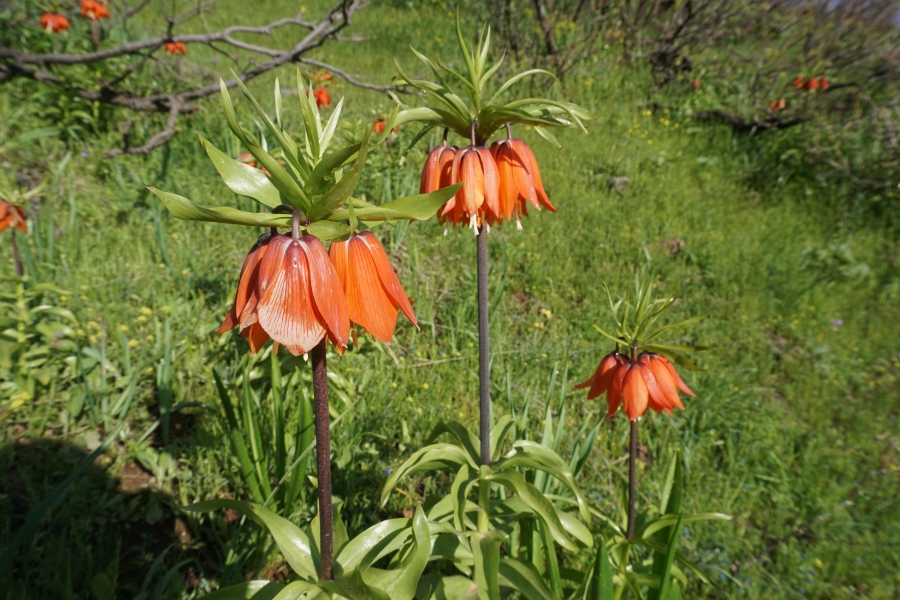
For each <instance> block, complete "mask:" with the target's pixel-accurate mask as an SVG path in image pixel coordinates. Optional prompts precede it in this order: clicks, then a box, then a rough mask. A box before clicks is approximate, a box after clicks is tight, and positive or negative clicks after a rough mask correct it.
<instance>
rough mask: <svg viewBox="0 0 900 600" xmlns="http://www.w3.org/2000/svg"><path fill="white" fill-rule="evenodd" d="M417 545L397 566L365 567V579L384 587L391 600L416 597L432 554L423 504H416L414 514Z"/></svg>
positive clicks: (413, 520) (414, 536)
mask: <svg viewBox="0 0 900 600" xmlns="http://www.w3.org/2000/svg"><path fill="white" fill-rule="evenodd" d="M412 532H413V545H412V547H411V548H410V549H409V551H408V553H407V554H406V557H405V558H404V559H403V560H402V561H401V562H400V564H399V565H397V566H396V567H394V568H390V569H374V568H369V569H367V570H365V571H363V573H362V575H363V579H364V580H365V581H366V582H367V583H368V584H369V585H371V586H374V587H376V588H378V589H379V590H383V591H384V592H385V593H386V594H387V596H388V597H389V598H390V599H391V600H413V597H414V596H415V594H416V586H417V585H418V583H419V578H421V577H422V572H423V571H424V570H425V566H426V565H427V564H428V558H429V556H430V554H431V530H430V529H429V527H428V519H427V518H425V511H424V509H423V508H422V507H421V506H417V507H416V513H415V515H413V518H412Z"/></svg>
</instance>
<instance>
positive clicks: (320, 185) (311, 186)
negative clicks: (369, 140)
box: [306, 144, 360, 194]
mask: <svg viewBox="0 0 900 600" xmlns="http://www.w3.org/2000/svg"><path fill="white" fill-rule="evenodd" d="M359 146H360V145H359V144H353V145H351V146H345V147H344V148H341V149H340V150H335V151H334V152H329V153H328V154H326V155H325V156H323V157H322V160H320V161H319V162H318V164H316V168H315V169H313V171H312V173H311V174H310V176H309V179H308V180H307V182H306V191H307V192H308V193H309V194H320V193H322V192H323V191H325V188H326V185H327V182H328V179H329V178H331V176H332V174H333V173H334V172H335V171H336V170H338V169H340V168H341V167H343V166H344V165H346V164H347V162H348V161H349V160H350V159H351V158H353V157H354V156H355V155H356V154H357V153H358V152H359Z"/></svg>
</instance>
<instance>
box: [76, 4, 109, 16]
mask: <svg viewBox="0 0 900 600" xmlns="http://www.w3.org/2000/svg"><path fill="white" fill-rule="evenodd" d="M81 16H82V17H86V18H88V19H92V20H94V21H97V20H100V19H108V18H109V9H108V8H106V5H105V4H103V3H102V2H98V1H97V0H81Z"/></svg>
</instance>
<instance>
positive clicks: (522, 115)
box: [394, 10, 593, 147]
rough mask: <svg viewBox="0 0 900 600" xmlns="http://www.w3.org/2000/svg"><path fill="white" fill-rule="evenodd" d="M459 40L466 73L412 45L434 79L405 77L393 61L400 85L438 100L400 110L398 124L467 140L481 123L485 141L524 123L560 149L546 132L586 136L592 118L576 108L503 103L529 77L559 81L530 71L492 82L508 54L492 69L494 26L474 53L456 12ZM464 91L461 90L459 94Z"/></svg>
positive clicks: (538, 101)
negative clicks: (576, 131)
mask: <svg viewBox="0 0 900 600" xmlns="http://www.w3.org/2000/svg"><path fill="white" fill-rule="evenodd" d="M456 39H457V41H458V42H459V48H460V51H461V52H462V56H463V61H464V62H465V66H466V72H465V73H460V72H458V71H456V70H455V69H453V68H452V67H450V66H448V65H446V64H444V63H443V62H442V61H441V60H440V59H439V58H438V59H435V60H432V59H430V58H428V57H427V56H425V55H424V54H422V53H421V52H419V51H417V50H416V49H415V48H412V47H410V49H411V50H412V51H413V53H414V54H415V55H416V57H418V58H419V60H421V61H422V62H423V63H425V65H426V66H427V67H428V68H429V70H430V71H431V73H432V75H433V76H434V79H435V80H434V81H431V80H427V79H413V78H412V77H410V76H409V75H407V74H406V72H405V71H404V70H403V68H402V67H401V66H400V63H399V62H398V61H397V60H396V59H395V60H394V62H395V64H396V65H397V71H398V73H399V79H400V82H401V83H405V84H406V85H409V86H410V87H413V88H415V89H417V90H420V91H422V92H425V98H426V101H429V100H430V99H433V100H434V101H433V102H430V103H429V106H425V107H418V108H406V109H405V110H401V111H400V112H399V113H398V114H397V116H396V119H395V121H394V124H396V125H399V124H402V123H408V122H412V121H420V122H424V123H426V129H430V128H432V127H446V128H448V129H451V130H452V131H454V132H456V133H457V134H459V135H461V136H463V137H466V138H468V137H469V135H470V128H471V124H472V123H473V122H477V129H476V130H475V137H476V138H477V139H482V140H487V139H488V138H490V136H491V135H492V134H493V133H494V132H496V131H497V130H498V129H500V128H501V127H503V126H504V125H506V124H507V123H523V124H526V125H532V126H534V127H535V131H537V133H538V134H539V135H541V136H542V137H543V138H545V139H546V140H547V141H549V142H550V143H552V144H554V145H555V146H557V147H560V143H559V141H558V140H557V139H556V136H554V135H553V134H552V133H551V132H550V131H549V129H548V128H550V127H570V126H572V125H577V126H578V127H580V128H581V129H582V130H583V131H585V133H586V132H587V129H585V127H584V121H587V120H589V119H592V118H593V115H591V113H590V112H588V111H587V110H585V109H583V108H581V107H580V106H578V105H577V104H573V103H571V102H565V101H563V100H551V99H549V98H521V99H517V100H510V101H506V102H504V101H503V99H504V97H505V96H506V94H507V92H508V91H509V90H510V88H512V87H513V86H514V85H516V84H517V83H520V82H521V81H522V80H524V79H525V78H527V77H531V76H535V75H544V76H547V77H550V78H551V79H553V80H554V81H557V83H558V80H557V78H556V75H554V74H553V73H551V72H550V71H546V70H544V69H528V70H527V71H522V72H521V73H518V74H516V75H513V76H512V77H510V78H509V79H508V80H506V81H505V82H504V83H502V84H499V85H496V84H494V83H493V81H492V78H493V77H494V75H496V73H497V71H498V70H499V69H500V66H501V65H502V64H503V60H504V58H505V56H501V57H500V58H499V59H498V60H497V61H496V62H495V63H493V64H492V65H488V54H489V53H490V46H491V28H490V26H488V25H485V26H484V27H483V28H482V29H481V35H480V36H479V39H478V44H477V46H476V48H475V51H474V52H472V51H471V50H470V48H469V45H468V44H467V43H466V41H465V39H464V38H463V34H462V29H461V27H460V23H459V11H458V10H457V14H456ZM460 89H461V90H462V92H459V91H457V90H460ZM463 98H465V100H464V99H463ZM395 100H396V101H397V103H398V104H400V100H399V99H397V98H396V97H395Z"/></svg>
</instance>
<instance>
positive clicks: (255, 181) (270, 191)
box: [198, 135, 282, 208]
mask: <svg viewBox="0 0 900 600" xmlns="http://www.w3.org/2000/svg"><path fill="white" fill-rule="evenodd" d="M198 137H199V138H200V143H201V144H203V148H204V149H206V154H207V155H208V156H209V158H210V160H211V161H212V163H213V166H215V167H216V171H218V172H219V175H221V176H222V181H223V182H225V185H227V186H228V188H229V189H230V190H231V191H232V192H234V193H235V194H240V195H241V196H247V197H249V198H253V199H254V200H256V201H257V202H259V203H260V204H264V205H266V206H268V207H269V208H275V207H276V206H278V205H280V204H282V201H281V194H279V193H278V188H276V187H275V186H274V185H272V182H271V181H269V178H268V177H266V174H265V173H263V172H262V171H261V170H260V169H257V168H256V167H251V166H250V165H248V164H244V163H242V162H240V161H238V160H234V159H233V158H231V157H230V156H228V155H227V154H225V153H224V152H222V151H221V150H219V149H218V148H216V147H215V146H213V145H212V143H211V142H210V141H209V140H207V139H206V138H205V137H203V136H202V135H201V136H198Z"/></svg>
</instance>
